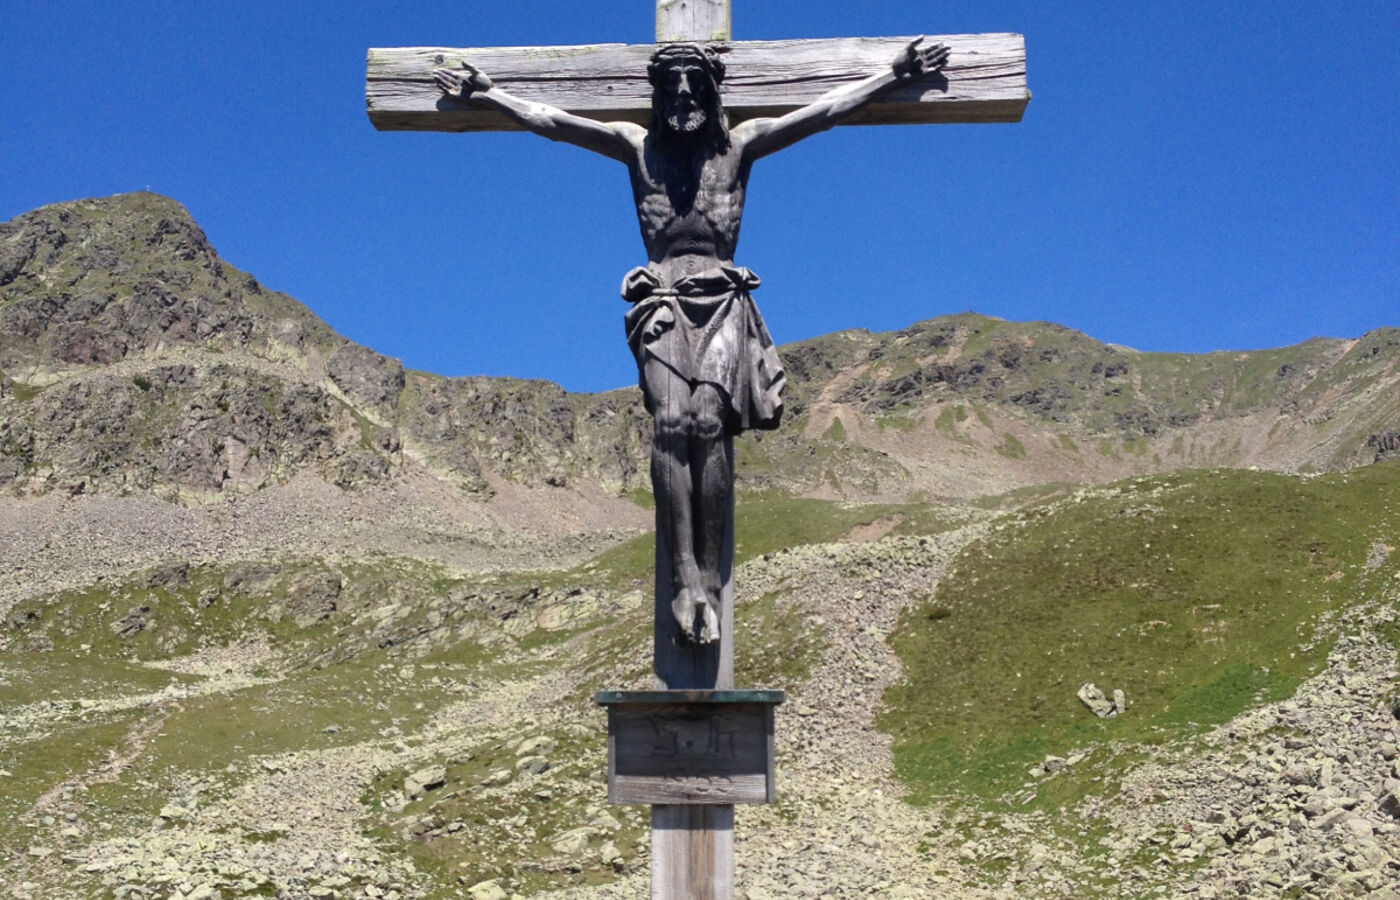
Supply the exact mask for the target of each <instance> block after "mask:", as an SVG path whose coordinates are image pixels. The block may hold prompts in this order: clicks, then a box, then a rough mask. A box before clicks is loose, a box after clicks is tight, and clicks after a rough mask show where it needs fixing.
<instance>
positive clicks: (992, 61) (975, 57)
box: [365, 34, 1030, 131]
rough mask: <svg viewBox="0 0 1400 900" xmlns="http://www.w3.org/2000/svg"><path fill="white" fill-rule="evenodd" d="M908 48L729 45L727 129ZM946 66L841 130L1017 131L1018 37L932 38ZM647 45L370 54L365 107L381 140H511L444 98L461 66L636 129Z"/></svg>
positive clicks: (642, 117) (1022, 86) (643, 104)
mask: <svg viewBox="0 0 1400 900" xmlns="http://www.w3.org/2000/svg"><path fill="white" fill-rule="evenodd" d="M910 40H911V38H910V37H888V38H830V39H822V40H801V41H739V42H735V43H732V44H729V45H728V47H729V52H728V53H727V55H726V57H725V65H726V67H727V68H728V72H729V74H728V76H727V77H726V78H725V81H724V85H723V94H724V104H725V108H726V109H727V110H728V111H729V115H730V121H731V122H732V123H737V122H739V121H742V120H744V119H750V118H755V117H759V116H776V115H782V114H783V113H785V112H789V111H791V110H793V109H796V108H797V107H799V106H803V105H805V104H807V103H810V102H812V101H813V100H816V99H817V98H818V97H820V96H821V95H822V94H824V93H826V92H827V91H829V90H831V89H833V88H836V87H840V86H842V85H846V84H850V83H852V82H855V81H860V80H861V79H863V78H865V77H867V76H869V75H872V74H874V73H876V72H880V71H884V70H885V69H886V68H888V66H889V65H890V63H891V61H892V60H893V59H894V58H895V54H896V53H897V52H898V51H899V50H900V49H901V48H903V46H904V45H905V44H907V43H908V42H909V41H910ZM928 41H929V42H937V41H941V42H943V43H945V44H947V45H948V46H949V48H950V49H951V55H950V58H949V61H948V65H947V67H946V68H945V69H944V72H943V73H942V74H941V75H940V76H934V77H932V78H929V79H925V80H923V81H920V82H917V83H915V84H911V85H908V86H905V87H901V88H897V89H895V90H894V91H892V92H891V93H889V94H887V95H886V96H885V97H883V98H881V99H880V100H878V101H876V102H874V103H872V104H870V105H869V106H868V107H866V108H865V109H863V110H861V111H860V112H858V113H856V114H854V115H853V116H851V118H850V119H848V120H846V121H845V122H844V123H843V124H848V125H880V124H899V123H933V122H1018V121H1020V119H1021V116H1022V114H1023V112H1024V111H1025V108H1026V104H1027V102H1029V100H1030V93H1029V91H1027V89H1026V48H1025V40H1024V38H1022V36H1021V35H1019V34H955V35H942V36H930V37H929V38H928ZM654 49H655V46H654V45H652V44H594V45H590V46H579V47H484V48H478V49H460V48H447V47H401V48H387V49H372V50H370V51H369V61H368V68H367V83H366V93H365V100H366V104H367V107H368V112H369V118H370V121H371V122H372V123H373V124H374V127H375V128H378V129H380V130H381V131H516V130H519V126H517V125H515V124H514V123H512V122H510V121H509V120H508V119H506V118H505V117H504V116H502V115H501V114H500V113H498V112H496V111H494V110H490V109H485V108H482V107H480V106H478V105H476V104H472V103H461V102H458V101H454V100H448V99H447V98H445V97H443V95H442V93H441V92H440V91H439V90H438V88H437V85H436V84H435V83H434V82H433V77H432V70H433V69H434V68H436V67H438V66H448V67H453V66H457V65H459V64H460V63H461V62H462V60H470V61H471V63H472V65H475V66H477V67H479V68H480V69H481V70H482V71H484V72H485V73H486V74H488V75H490V76H491V78H492V79H494V80H495V82H496V83H497V84H499V85H500V86H501V87H502V88H503V89H504V90H507V91H509V92H511V93H513V94H515V95H517V96H519V97H521V98H523V99H526V100H534V101H537V102H542V103H549V104H551V105H554V106H558V107H562V108H563V109H566V110H569V111H570V112H573V113H576V114H578V115H582V116H587V117H589V118H592V119H599V120H603V121H629V122H635V123H637V124H639V125H646V124H647V122H648V120H649V118H650V114H651V88H650V85H648V84H647V78H646V67H647V60H648V59H649V58H650V57H651V54H652V51H653V50H654Z"/></svg>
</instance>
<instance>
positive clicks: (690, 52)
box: [647, 44, 724, 87]
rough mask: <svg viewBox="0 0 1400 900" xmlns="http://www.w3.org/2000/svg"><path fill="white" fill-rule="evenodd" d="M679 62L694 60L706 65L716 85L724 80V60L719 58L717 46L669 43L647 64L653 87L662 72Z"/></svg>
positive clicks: (654, 54) (653, 55)
mask: <svg viewBox="0 0 1400 900" xmlns="http://www.w3.org/2000/svg"><path fill="white" fill-rule="evenodd" d="M678 62H693V63H699V64H700V65H702V66H704V67H705V71H707V72H709V73H710V77H711V78H713V79H714V80H715V84H716V85H718V84H719V83H720V82H721V81H723V80H724V60H722V59H720V58H719V51H717V50H715V48H713V47H707V46H705V45H704V44H667V45H666V46H664V47H662V48H660V49H658V50H657V51H656V52H655V53H653V54H652V55H651V62H650V63H649V64H648V65H647V81H650V82H651V85H652V87H656V86H657V85H658V83H659V81H660V78H661V72H662V71H663V70H664V69H666V68H667V67H668V66H672V65H675V64H676V63H678Z"/></svg>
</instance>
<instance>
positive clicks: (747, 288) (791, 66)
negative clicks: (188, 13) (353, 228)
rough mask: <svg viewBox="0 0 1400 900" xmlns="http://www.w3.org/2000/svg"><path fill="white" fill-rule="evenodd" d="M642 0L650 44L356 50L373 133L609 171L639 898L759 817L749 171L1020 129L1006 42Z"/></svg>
mask: <svg viewBox="0 0 1400 900" xmlns="http://www.w3.org/2000/svg"><path fill="white" fill-rule="evenodd" d="M729 22H730V10H729V0H657V4H656V36H657V43H656V44H655V45H640V46H627V45H621V44H609V45H595V46H586V47H513V48H511V47H508V48H499V47H498V48H481V49H470V50H462V49H447V48H403V49H377V50H371V51H370V54H369V64H368V87H367V102H368V107H369V116H370V120H371V121H372V122H373V123H374V125H375V127H376V128H379V129H382V130H426V131H486V130H520V129H523V130H528V131H532V132H535V133H536V134H539V135H542V136H544V137H547V138H550V139H552V140H557V141H565V142H568V143H571V144H574V145H577V146H579V147H582V148H583V149H585V150H590V151H593V152H595V153H599V154H602V155H603V156H606V157H608V158H610V159H614V160H616V161H618V162H620V163H622V164H623V165H624V166H625V167H626V168H627V172H628V175H629V178H630V181H631V186H632V194H633V198H634V200H635V202H636V207H637V219H638V223H639V225H640V226H641V232H642V240H643V244H644V245H645V248H646V252H647V264H646V265H643V266H639V267H637V268H635V269H633V270H632V271H631V272H629V273H627V275H626V276H625V277H624V279H623V283H622V296H623V299H625V300H626V301H627V302H628V303H630V304H631V307H630V309H628V311H627V312H626V314H625V316H624V323H625V326H626V334H627V342H628V345H629V347H630V348H631V350H632V353H633V355H634V356H635V358H636V361H637V368H638V374H639V379H640V383H641V387H642V393H643V397H644V400H645V403H646V408H647V411H648V412H649V413H650V414H651V415H652V418H653V422H654V430H653V440H652V461H651V479H652V488H653V492H654V494H655V497H656V534H657V538H656V590H655V616H654V626H653V645H654V649H655V662H654V667H653V668H654V672H655V681H656V687H657V688H658V690H654V691H632V692H624V691H605V692H603V693H601V694H600V695H599V697H598V702H599V703H602V704H603V705H605V706H607V707H608V708H609V745H608V746H609V773H608V776H609V780H608V783H609V799H610V801H612V802H641V803H649V804H650V805H651V807H652V853H651V868H652V897H653V898H665V900H673V898H675V900H679V898H696V900H702V898H703V900H710V898H716V900H727V898H731V897H732V896H733V822H734V804H735V803H764V802H773V799H774V787H773V722H774V716H773V707H774V706H775V705H776V704H778V703H780V702H782V692H781V691H738V690H735V689H734V634H733V624H734V621H733V620H734V616H733V607H734V584H733V560H734V444H733V438H734V436H735V435H737V434H739V433H741V432H743V431H745V430H747V429H754V428H757V429H767V428H774V427H777V425H778V421H779V419H780V417H781V414H782V390H783V385H784V375H783V370H782V366H781V364H780V363H779V360H778V356H777V353H776V352H775V350H774V348H773V341H772V339H771V338H770V337H769V334H768V330H767V328H766V327H765V325H764V322H763V319H762V317H761V316H760V315H759V312H758V308H757V306H756V305H755V304H754V301H753V298H752V291H753V290H755V289H756V288H757V287H758V285H759V279H758V277H757V276H756V275H755V274H754V273H753V272H751V271H750V270H748V269H746V268H743V267H742V266H739V265H736V263H735V261H734V251H735V245H736V243H737V241H738V236H739V223H740V219H741V217H742V215H743V208H744V197H745V191H746V188H747V184H748V179H749V174H750V172H751V170H752V167H753V164H754V163H755V162H756V161H757V160H759V159H761V158H763V157H765V156H767V155H769V154H771V153H775V152H777V151H779V150H782V149H784V148H786V147H788V146H791V145H792V144H794V143H796V142H797V141H799V140H802V139H804V138H806V137H809V136H811V135H814V134H816V133H818V132H820V131H823V130H825V129H828V128H830V127H832V126H834V125H839V124H854V123H869V124H887V123H891V124H892V123H919V122H1015V121H1019V120H1020V117H1021V115H1022V112H1023V111H1024V109H1025V106H1026V103H1027V101H1028V100H1029V96H1030V95H1029V93H1028V92H1027V90H1026V81H1025V46H1024V41H1023V40H1022V38H1021V36H1020V35H1015V34H989V35H952V36H943V37H939V38H936V39H932V40H926V39H924V38H915V39H912V40H911V39H910V38H907V37H906V38H850V39H829V40H807V41H754V42H733V41H731V40H730V33H729V32H730V27H729Z"/></svg>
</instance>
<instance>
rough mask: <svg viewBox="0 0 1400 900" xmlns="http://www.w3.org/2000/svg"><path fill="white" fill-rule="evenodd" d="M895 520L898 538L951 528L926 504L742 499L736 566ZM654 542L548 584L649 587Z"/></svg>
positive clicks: (633, 542) (610, 554)
mask: <svg viewBox="0 0 1400 900" xmlns="http://www.w3.org/2000/svg"><path fill="white" fill-rule="evenodd" d="M888 517H895V518H896V519H897V523H898V524H896V525H895V527H894V529H893V532H892V533H894V534H936V533H938V532H940V531H945V530H947V529H948V527H950V521H951V520H950V519H949V517H948V516H947V514H946V512H945V510H943V509H942V508H941V507H938V506H935V505H932V504H926V503H886V504H857V503H846V502H843V501H837V500H813V499H806V498H800V497H786V496H782V495H780V494H770V495H766V496H748V497H741V498H740V499H739V502H738V503H737V505H736V508H735V511H734V557H735V561H736V562H737V563H743V562H745V561H746V560H750V559H753V558H755V557H758V556H762V555H764V554H765V553H773V552H775V551H777V550H781V549H783V548H785V547H795V546H800V545H803V544H820V543H828V542H831V541H836V540H839V539H840V538H841V537H842V536H843V535H845V534H846V533H848V532H849V531H850V530H851V529H853V528H855V527H857V526H860V525H869V524H871V523H872V522H875V521H876V520H878V519H884V518H888ZM653 541H654V537H653V535H651V534H640V535H637V536H636V537H634V538H631V539H630V540H627V541H623V542H622V543H621V544H618V545H617V546H616V547H613V548H611V549H609V550H606V551H604V552H603V553H601V554H599V555H598V556H597V557H595V558H594V559H593V560H592V561H590V562H589V563H587V564H585V565H583V566H580V567H578V568H575V569H572V570H570V571H568V572H566V573H562V574H559V575H555V576H549V577H548V578H545V579H544V580H546V581H549V582H550V583H561V584H562V583H569V584H587V585H597V586H600V587H603V588H607V589H611V590H623V589H631V588H648V587H649V586H650V583H651V578H652V565H653V562H654V554H655V550H654V544H653Z"/></svg>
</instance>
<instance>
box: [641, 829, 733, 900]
mask: <svg viewBox="0 0 1400 900" xmlns="http://www.w3.org/2000/svg"><path fill="white" fill-rule="evenodd" d="M651 896H652V900H733V897H734V807H732V806H653V807H652V808H651Z"/></svg>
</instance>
